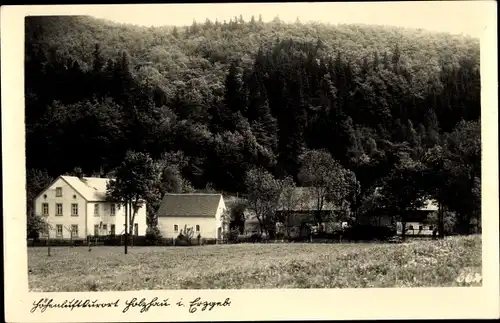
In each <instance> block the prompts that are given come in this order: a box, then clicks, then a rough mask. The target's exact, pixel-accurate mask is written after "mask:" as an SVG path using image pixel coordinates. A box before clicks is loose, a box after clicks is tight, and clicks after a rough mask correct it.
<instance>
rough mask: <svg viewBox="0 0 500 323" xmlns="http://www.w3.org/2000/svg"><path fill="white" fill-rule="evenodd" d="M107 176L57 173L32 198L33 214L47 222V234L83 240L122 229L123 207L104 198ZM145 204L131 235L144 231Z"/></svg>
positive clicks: (123, 229) (136, 217) (116, 232)
mask: <svg viewBox="0 0 500 323" xmlns="http://www.w3.org/2000/svg"><path fill="white" fill-rule="evenodd" d="M109 180H110V179H108V178H95V177H82V178H79V177H76V176H59V177H58V178H57V179H56V180H55V181H54V182H53V183H52V184H50V186H49V187H48V188H46V189H45V190H44V191H43V192H41V193H40V194H39V195H38V196H37V197H36V198H35V202H34V203H35V212H36V213H35V214H36V215H38V216H44V217H45V218H46V220H47V222H48V223H49V224H50V226H51V229H50V232H49V234H50V237H51V238H57V239H70V238H72V239H85V238H86V237H87V236H89V235H113V234H116V235H119V234H122V233H124V231H125V208H124V207H123V206H121V205H119V204H116V203H111V202H108V201H107V200H106V186H107V183H108V181H109ZM146 228H147V224H146V204H145V203H144V204H143V205H142V206H141V208H140V209H139V211H138V213H137V214H136V216H135V219H134V232H132V233H133V234H134V235H145V234H146Z"/></svg>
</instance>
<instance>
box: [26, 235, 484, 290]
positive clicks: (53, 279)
mask: <svg viewBox="0 0 500 323" xmlns="http://www.w3.org/2000/svg"><path fill="white" fill-rule="evenodd" d="M46 254H47V250H46V249H45V248H30V249H29V268H30V270H31V273H30V275H29V284H30V290H31V291H47V292H49V291H89V290H91V291H109V290H141V289H142V290H144V289H206V288H222V289H225V288H231V289H237V288H276V287H278V288H339V287H350V288H352V287H422V286H426V287H437V286H457V285H459V284H458V283H457V282H456V278H457V277H458V275H460V273H463V272H465V273H481V237H480V236H470V237H453V238H447V239H446V240H445V241H423V242H411V243H407V244H401V245H390V244H330V245H329V244H268V245H264V244H255V245H253V244H249V245H222V246H221V245H219V246H205V247H185V248H180V247H171V248H168V247H136V248H131V249H130V254H129V255H127V256H125V255H124V254H123V249H122V248H121V247H120V248H118V247H99V248H95V249H93V250H92V252H90V253H89V252H88V250H87V249H86V248H84V247H82V248H54V249H53V256H52V257H51V258H48V257H47V255H46ZM476 285H477V284H476Z"/></svg>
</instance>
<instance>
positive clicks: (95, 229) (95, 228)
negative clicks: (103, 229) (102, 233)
mask: <svg viewBox="0 0 500 323" xmlns="http://www.w3.org/2000/svg"><path fill="white" fill-rule="evenodd" d="M94 235H95V236H98V235H99V224H95V225H94Z"/></svg>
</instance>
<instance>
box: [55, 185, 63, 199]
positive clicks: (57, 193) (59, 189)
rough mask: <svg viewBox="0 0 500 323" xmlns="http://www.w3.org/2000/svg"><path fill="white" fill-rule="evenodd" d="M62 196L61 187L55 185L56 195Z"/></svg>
mask: <svg viewBox="0 0 500 323" xmlns="http://www.w3.org/2000/svg"><path fill="white" fill-rule="evenodd" d="M61 196H62V187H56V197H61Z"/></svg>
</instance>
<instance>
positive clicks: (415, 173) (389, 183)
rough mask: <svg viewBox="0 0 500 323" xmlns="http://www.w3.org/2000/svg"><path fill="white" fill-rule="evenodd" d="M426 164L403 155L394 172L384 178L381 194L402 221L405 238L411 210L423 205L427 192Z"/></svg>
mask: <svg viewBox="0 0 500 323" xmlns="http://www.w3.org/2000/svg"><path fill="white" fill-rule="evenodd" d="M425 170H426V168H425V165H424V164H423V163H421V162H420V161H415V160H413V159H411V158H409V156H405V155H403V156H402V158H401V160H400V161H399V162H398V163H397V164H396V165H395V168H394V169H393V170H392V172H391V173H390V174H389V175H388V176H386V177H385V178H384V179H383V184H382V187H381V196H382V200H383V203H384V205H386V207H387V208H388V209H389V210H390V212H391V213H392V215H393V218H394V219H396V220H399V221H400V222H401V235H402V238H403V239H404V238H405V233H406V222H407V216H408V214H409V212H412V211H415V210H417V209H418V208H420V207H422V206H423V204H424V198H425V195H426V194H427V193H426V191H425V189H424V184H423V182H424V180H425V177H424V174H425Z"/></svg>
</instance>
